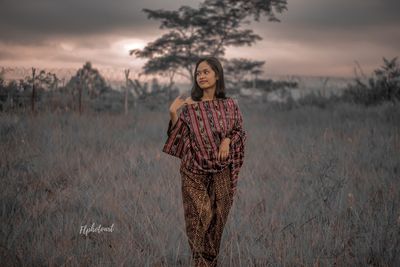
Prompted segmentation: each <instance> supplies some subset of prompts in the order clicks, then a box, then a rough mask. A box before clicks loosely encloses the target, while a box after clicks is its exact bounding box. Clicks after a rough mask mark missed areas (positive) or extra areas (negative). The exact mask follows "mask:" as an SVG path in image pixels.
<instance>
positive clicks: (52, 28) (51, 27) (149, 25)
mask: <svg viewBox="0 0 400 267" xmlns="http://www.w3.org/2000/svg"><path fill="white" fill-rule="evenodd" d="M180 2H188V3H185V4H186V5H187V4H191V3H192V4H195V3H196V1H193V2H191V1H180ZM180 2H177V1H156V0H141V1H132V0H115V1H109V0H85V1H83V0H68V1H65V0H36V1H31V0H2V3H1V4H0V5H1V8H0V32H1V40H2V41H3V42H9V43H10V42H17V43H30V44H43V39H48V38H53V37H60V36H86V35H88V34H89V35H94V34H95V35H96V34H97V35H98V34H108V33H113V34H117V33H120V34H126V33H131V34H136V35H146V34H151V32H155V30H157V28H158V26H159V22H157V21H154V20H149V19H147V16H146V14H145V13H144V12H143V11H142V9H143V8H150V9H154V8H155V7H156V8H157V9H159V8H160V9H175V8H177V7H179V6H180V5H181V4H183V3H180Z"/></svg>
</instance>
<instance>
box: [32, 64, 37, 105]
mask: <svg viewBox="0 0 400 267" xmlns="http://www.w3.org/2000/svg"><path fill="white" fill-rule="evenodd" d="M35 72H36V69H35V68H32V96H31V110H32V113H34V112H35V96H36V94H35V93H36V92H35V91H36V90H35Z"/></svg>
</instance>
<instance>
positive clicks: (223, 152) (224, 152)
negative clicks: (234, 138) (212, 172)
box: [217, 138, 231, 161]
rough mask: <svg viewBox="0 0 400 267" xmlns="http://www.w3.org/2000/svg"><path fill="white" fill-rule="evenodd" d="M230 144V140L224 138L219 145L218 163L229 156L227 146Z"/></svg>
mask: <svg viewBox="0 0 400 267" xmlns="http://www.w3.org/2000/svg"><path fill="white" fill-rule="evenodd" d="M230 143H231V139H229V138H224V139H223V140H222V142H221V144H220V145H219V151H218V156H217V159H218V160H219V161H222V160H226V159H227V158H228V156H229V144H230Z"/></svg>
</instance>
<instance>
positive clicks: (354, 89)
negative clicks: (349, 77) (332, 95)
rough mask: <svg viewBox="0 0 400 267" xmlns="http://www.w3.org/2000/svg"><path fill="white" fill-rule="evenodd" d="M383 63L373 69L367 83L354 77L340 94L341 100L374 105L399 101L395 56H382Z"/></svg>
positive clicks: (397, 68)
mask: <svg viewBox="0 0 400 267" xmlns="http://www.w3.org/2000/svg"><path fill="white" fill-rule="evenodd" d="M383 62H384V65H383V66H381V67H380V68H378V69H376V70H375V71H374V75H373V76H372V77H370V78H369V79H368V83H365V82H363V81H361V79H360V78H359V77H357V78H355V84H349V85H348V88H347V89H346V90H344V92H343V94H342V100H344V101H346V102H352V103H357V104H363V105H376V104H379V103H382V102H384V101H392V102H397V101H400V67H399V64H398V62H397V57H395V58H393V59H392V60H390V61H389V60H387V59H386V58H383Z"/></svg>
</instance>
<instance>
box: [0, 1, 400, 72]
mask: <svg viewBox="0 0 400 267" xmlns="http://www.w3.org/2000/svg"><path fill="white" fill-rule="evenodd" d="M200 2H201V1H195V0H188V1H181V0H163V1H156V0H135V1H134V0H114V1H110V0H35V1H32V0H1V1H0V66H1V67H39V68H78V67H80V66H82V65H83V64H84V63H85V62H86V61H91V62H92V65H93V66H94V67H98V68H101V67H105V68H119V69H123V68H131V69H140V67H141V66H142V65H143V64H144V63H145V62H146V60H145V59H137V58H135V57H133V56H129V55H128V51H129V49H133V48H143V47H144V46H145V45H146V44H147V43H148V42H151V41H154V40H155V39H157V38H158V37H160V36H161V35H162V34H163V33H166V32H167V31H166V30H161V29H159V25H160V23H159V22H158V21H155V20H149V19H148V18H147V16H146V14H145V13H144V12H143V11H142V9H143V8H148V9H166V10H175V9H177V8H179V7H180V6H182V5H189V6H192V7H197V6H198V5H199V3H200ZM287 2H288V10H287V11H285V12H284V13H282V14H277V17H278V18H279V19H280V20H281V22H270V21H268V20H267V19H266V18H263V19H261V20H260V21H259V22H252V23H251V24H250V25H245V27H246V28H250V29H253V30H254V31H255V33H257V34H258V35H260V36H261V37H262V40H261V41H258V42H256V43H255V44H254V45H252V46H244V47H228V48H227V50H226V57H227V58H233V57H245V58H249V59H253V60H265V62H266V63H265V65H264V75H265V76H266V77H267V76H268V75H310V76H338V77H352V76H354V67H355V66H356V63H355V62H358V63H359V65H360V66H361V67H362V69H363V71H364V72H365V73H366V74H371V73H372V71H373V70H374V69H376V68H377V67H379V66H381V64H382V58H383V57H386V58H389V59H391V58H393V57H395V56H399V55H400V30H399V29H400V16H398V11H399V10H400V1H398V0H324V1H321V0H288V1H287Z"/></svg>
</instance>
